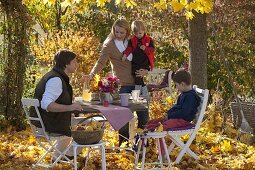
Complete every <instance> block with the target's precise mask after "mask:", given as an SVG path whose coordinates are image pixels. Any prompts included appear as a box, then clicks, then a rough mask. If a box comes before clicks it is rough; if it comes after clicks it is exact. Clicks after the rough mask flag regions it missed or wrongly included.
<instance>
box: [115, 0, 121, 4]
mask: <svg viewBox="0 0 255 170" xmlns="http://www.w3.org/2000/svg"><path fill="white" fill-rule="evenodd" d="M122 2H123V0H116V1H115V5H120V4H121V3H122Z"/></svg>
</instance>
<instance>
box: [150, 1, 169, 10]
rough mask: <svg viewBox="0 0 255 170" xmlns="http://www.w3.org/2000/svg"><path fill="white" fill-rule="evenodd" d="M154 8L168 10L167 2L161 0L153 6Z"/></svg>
mask: <svg viewBox="0 0 255 170" xmlns="http://www.w3.org/2000/svg"><path fill="white" fill-rule="evenodd" d="M153 7H154V8H156V9H158V10H160V9H163V10H164V9H166V8H167V3H166V0H160V2H157V3H155V4H154V5H153Z"/></svg>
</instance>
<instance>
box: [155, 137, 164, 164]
mask: <svg viewBox="0 0 255 170" xmlns="http://www.w3.org/2000/svg"><path fill="white" fill-rule="evenodd" d="M161 139H162V138H161ZM156 140H157V145H158V146H157V147H158V160H159V163H160V165H161V168H163V165H162V163H163V160H162V152H161V145H160V142H159V138H156Z"/></svg>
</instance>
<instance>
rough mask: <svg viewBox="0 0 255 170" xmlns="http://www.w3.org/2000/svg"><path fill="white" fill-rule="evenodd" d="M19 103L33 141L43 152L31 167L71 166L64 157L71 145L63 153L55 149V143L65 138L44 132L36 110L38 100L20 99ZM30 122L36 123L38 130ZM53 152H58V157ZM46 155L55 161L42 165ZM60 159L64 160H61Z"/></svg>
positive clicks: (69, 161) (68, 160)
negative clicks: (64, 164) (32, 111)
mask: <svg viewBox="0 0 255 170" xmlns="http://www.w3.org/2000/svg"><path fill="white" fill-rule="evenodd" d="M21 102H22V105H23V109H24V111H25V113H26V118H27V120H28V122H29V125H30V127H31V130H32V132H33V135H34V136H35V139H36V141H37V142H38V144H39V145H40V146H41V147H42V148H43V149H44V150H45V152H44V154H43V155H42V156H41V157H40V158H39V160H38V161H37V162H36V164H34V165H33V166H34V167H36V166H41V167H45V168H51V167H53V166H55V165H56V163H58V162H65V163H70V164H73V163H72V161H71V160H70V159H69V158H67V157H66V156H65V153H66V152H67V151H68V149H69V148H70V147H71V143H70V145H69V146H68V147H67V148H66V149H65V150H64V151H63V152H61V151H59V150H58V149H57V148H56V145H57V141H58V140H61V139H62V138H66V136H64V135H60V134H54V135H51V134H48V133H47V132H46V131H45V126H44V123H43V121H42V118H41V115H40V112H39V109H38V107H39V106H40V105H39V100H38V99H28V98H22V99H21ZM31 107H32V108H34V109H35V111H36V116H35V117H32V115H31V113H30V109H32V108H31ZM32 122H33V123H34V122H36V123H38V125H39V128H38V127H36V126H35V125H34V124H33V123H32ZM53 151H56V152H58V154H59V156H58V157H56V156H55V155H53V154H52V153H53ZM48 154H50V155H51V156H52V158H54V159H55V161H54V162H50V163H48V164H47V163H44V158H45V157H46V156H47V155H48ZM62 158H63V159H64V160H61V159H62Z"/></svg>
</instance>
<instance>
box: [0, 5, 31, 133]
mask: <svg viewBox="0 0 255 170" xmlns="http://www.w3.org/2000/svg"><path fill="white" fill-rule="evenodd" d="M0 2H1V3H0V4H1V7H2V8H3V11H4V12H5V14H6V23H5V26H6V28H7V29H6V30H4V32H3V33H4V34H5V35H6V36H5V40H4V42H6V44H4V46H5V47H6V48H5V49H4V51H3V53H5V54H6V58H4V59H3V60H4V63H3V64H4V65H3V73H4V76H3V80H2V82H1V87H2V88H1V91H2V92H1V104H2V106H1V107H3V108H4V115H5V118H6V119H7V120H9V121H10V123H11V124H12V125H14V126H16V127H17V129H18V130H19V129H22V128H24V127H25V126H24V117H25V116H24V114H23V109H22V106H21V101H20V100H21V98H22V95H23V84H24V78H25V71H26V58H27V56H28V51H27V45H28V42H29V40H28V36H27V30H28V29H29V17H28V15H27V11H26V8H25V7H24V6H23V5H22V0H9V1H0Z"/></svg>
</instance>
